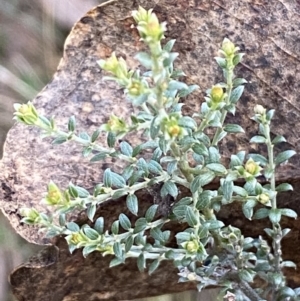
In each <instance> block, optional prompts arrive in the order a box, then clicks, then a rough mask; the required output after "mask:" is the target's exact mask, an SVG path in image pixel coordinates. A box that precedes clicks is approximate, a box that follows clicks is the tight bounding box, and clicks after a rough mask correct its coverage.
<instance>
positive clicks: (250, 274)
mask: <svg viewBox="0 0 300 301" xmlns="http://www.w3.org/2000/svg"><path fill="white" fill-rule="evenodd" d="M238 274H239V278H240V279H241V280H243V281H246V282H253V278H254V276H255V274H256V273H255V272H254V271H251V270H247V269H244V270H240V271H239V272H238Z"/></svg>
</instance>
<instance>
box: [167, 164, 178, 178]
mask: <svg viewBox="0 0 300 301" xmlns="http://www.w3.org/2000/svg"><path fill="white" fill-rule="evenodd" d="M177 166H178V162H177V161H175V160H174V161H172V162H170V163H168V165H167V173H168V174H169V175H172V174H174V172H175V171H176V170H177V169H178V168H177Z"/></svg>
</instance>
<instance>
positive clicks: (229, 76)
mask: <svg viewBox="0 0 300 301" xmlns="http://www.w3.org/2000/svg"><path fill="white" fill-rule="evenodd" d="M227 71H228V73H227V78H226V79H227V97H226V105H229V104H230V98H231V92H232V80H233V77H234V73H233V67H229V68H228V69H227ZM226 116H227V110H226V109H225V108H222V115H221V119H220V122H221V124H222V127H219V128H218V129H217V130H216V132H215V135H214V138H213V141H212V146H217V144H218V140H217V139H218V137H219V135H220V133H221V132H222V130H223V124H224V121H225V118H226Z"/></svg>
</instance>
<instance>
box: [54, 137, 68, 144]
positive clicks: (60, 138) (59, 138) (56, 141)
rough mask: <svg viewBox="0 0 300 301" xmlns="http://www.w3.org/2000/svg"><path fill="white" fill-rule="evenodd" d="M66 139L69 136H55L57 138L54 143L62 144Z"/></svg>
mask: <svg viewBox="0 0 300 301" xmlns="http://www.w3.org/2000/svg"><path fill="white" fill-rule="evenodd" d="M66 141H68V138H67V137H61V136H59V137H57V138H55V139H54V140H53V141H52V144H55V145H57V144H62V143H64V142H66Z"/></svg>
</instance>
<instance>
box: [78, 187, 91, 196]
mask: <svg viewBox="0 0 300 301" xmlns="http://www.w3.org/2000/svg"><path fill="white" fill-rule="evenodd" d="M75 188H76V190H77V192H78V196H79V197H80V198H87V197H89V196H90V193H89V192H88V191H87V190H86V189H84V188H83V187H80V186H75Z"/></svg>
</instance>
